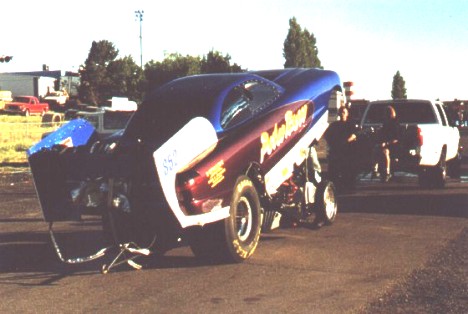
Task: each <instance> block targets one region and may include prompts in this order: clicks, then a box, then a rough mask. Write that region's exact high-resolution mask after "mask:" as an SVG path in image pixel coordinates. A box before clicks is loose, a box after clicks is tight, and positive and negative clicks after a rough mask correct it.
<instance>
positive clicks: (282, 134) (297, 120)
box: [260, 104, 308, 163]
mask: <svg viewBox="0 0 468 314" xmlns="http://www.w3.org/2000/svg"><path fill="white" fill-rule="evenodd" d="M307 109H308V105H307V104H305V105H303V106H302V107H301V108H299V109H298V110H297V111H296V112H293V111H292V110H288V111H286V113H285V115H284V122H283V123H282V124H280V125H278V123H276V124H275V127H274V128H273V131H272V132H271V134H270V133H268V132H267V131H265V132H263V133H262V134H261V136H260V142H261V144H262V148H261V150H260V163H263V161H264V159H265V157H266V156H269V155H271V154H272V153H273V152H274V151H275V150H276V149H277V148H278V147H279V146H280V145H281V144H283V142H284V140H285V139H287V138H288V137H290V136H291V135H292V134H293V133H294V132H296V131H297V130H299V128H300V127H301V126H302V125H303V124H304V123H305V121H306V119H307Z"/></svg>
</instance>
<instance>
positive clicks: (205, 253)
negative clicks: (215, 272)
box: [188, 176, 261, 263]
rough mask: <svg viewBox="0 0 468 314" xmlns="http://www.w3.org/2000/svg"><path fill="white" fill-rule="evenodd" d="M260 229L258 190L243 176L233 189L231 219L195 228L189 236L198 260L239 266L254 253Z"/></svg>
mask: <svg viewBox="0 0 468 314" xmlns="http://www.w3.org/2000/svg"><path fill="white" fill-rule="evenodd" d="M260 227H261V211H260V200H259V197H258V194H257V191H256V189H255V187H254V185H253V182H252V181H251V180H250V178H249V177H247V176H240V177H239V178H238V179H237V181H236V184H235V187H234V192H233V196H232V200H231V207H230V216H229V217H228V218H226V219H224V220H223V221H220V222H216V223H213V224H209V225H206V226H204V227H202V228H193V229H192V230H190V231H189V233H188V242H189V244H190V247H191V249H192V251H193V253H194V254H195V255H196V256H198V257H202V258H209V259H214V260H215V261H218V260H221V261H225V262H236V263H238V262H242V261H244V260H246V259H247V258H249V257H250V256H251V255H252V254H253V253H254V251H255V249H256V247H257V244H258V241H259V239H260Z"/></svg>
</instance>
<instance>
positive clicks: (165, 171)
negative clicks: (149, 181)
mask: <svg viewBox="0 0 468 314" xmlns="http://www.w3.org/2000/svg"><path fill="white" fill-rule="evenodd" d="M217 140H218V139H217V136H216V131H215V130H214V128H213V126H212V125H211V123H210V121H208V120H207V119H205V118H202V117H197V118H194V119H193V120H191V121H190V122H189V123H187V125H185V126H184V127H183V128H182V129H181V130H180V131H179V132H177V133H176V134H175V135H174V136H173V137H171V138H170V139H169V140H168V141H167V142H166V143H164V144H163V145H162V146H161V147H160V148H159V149H158V150H156V151H155V152H154V154H153V157H154V160H155V163H156V169H157V171H158V176H159V180H160V183H161V186H162V190H163V192H164V196H165V198H166V200H167V202H168V204H169V206H170V208H171V210H172V211H173V212H174V215H175V216H176V218H177V220H178V221H179V223H180V225H181V226H182V228H185V227H188V226H193V225H204V224H206V223H209V222H213V221H217V220H220V219H223V218H226V217H228V216H229V208H216V209H214V210H213V211H211V212H210V213H206V214H204V215H203V216H197V215H192V216H187V215H185V214H184V212H183V211H182V209H181V208H180V205H179V201H178V199H177V194H176V189H175V187H176V175H177V172H178V171H180V170H181V169H183V168H184V167H186V165H187V164H188V163H190V162H191V161H192V160H193V159H194V158H196V157H197V156H199V155H200V154H202V153H203V151H205V150H207V149H210V147H211V146H213V145H215V144H216V142H217Z"/></svg>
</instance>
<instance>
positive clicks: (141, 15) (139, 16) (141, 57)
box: [135, 10, 145, 69]
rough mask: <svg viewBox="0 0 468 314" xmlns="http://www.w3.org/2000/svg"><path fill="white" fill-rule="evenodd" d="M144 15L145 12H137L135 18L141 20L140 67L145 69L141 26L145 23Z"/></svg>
mask: <svg viewBox="0 0 468 314" xmlns="http://www.w3.org/2000/svg"><path fill="white" fill-rule="evenodd" d="M143 13H145V11H143V10H141V11H140V10H138V11H135V17H136V18H137V19H139V20H140V67H141V68H142V69H143V37H142V36H141V24H142V22H143Z"/></svg>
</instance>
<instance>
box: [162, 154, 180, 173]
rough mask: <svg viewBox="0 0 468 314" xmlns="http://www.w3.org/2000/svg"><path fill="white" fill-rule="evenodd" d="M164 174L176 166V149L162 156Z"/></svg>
mask: <svg viewBox="0 0 468 314" xmlns="http://www.w3.org/2000/svg"><path fill="white" fill-rule="evenodd" d="M163 166H164V175H167V174H168V173H170V172H171V171H172V170H173V169H174V168H175V167H177V150H175V149H174V150H173V151H172V152H171V153H170V154H169V155H167V156H166V158H164V161H163Z"/></svg>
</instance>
